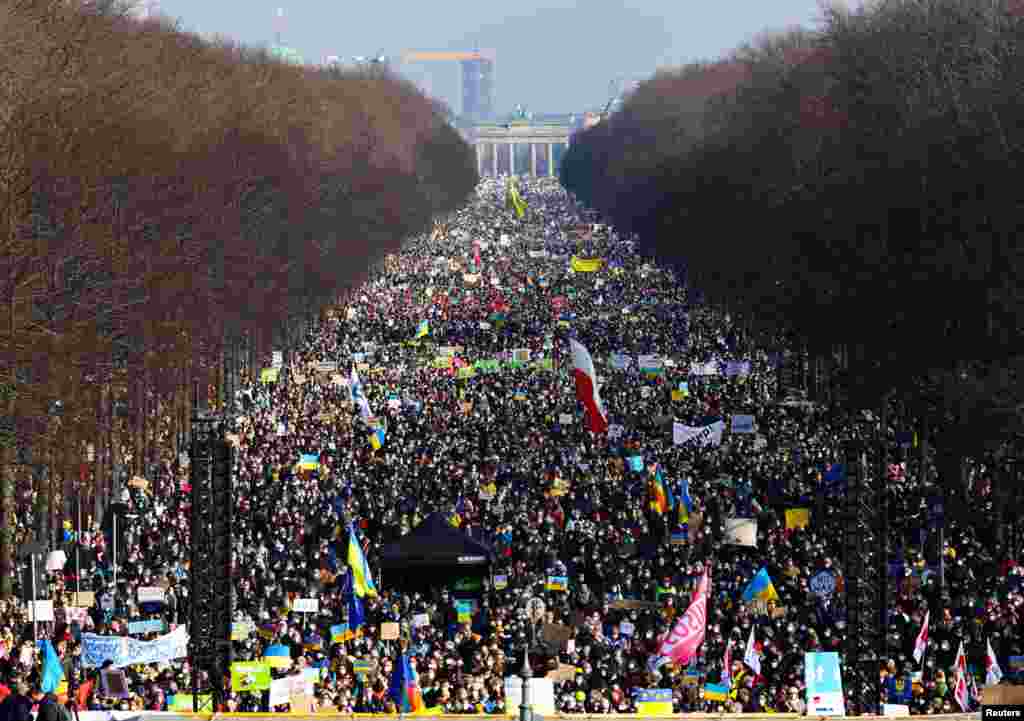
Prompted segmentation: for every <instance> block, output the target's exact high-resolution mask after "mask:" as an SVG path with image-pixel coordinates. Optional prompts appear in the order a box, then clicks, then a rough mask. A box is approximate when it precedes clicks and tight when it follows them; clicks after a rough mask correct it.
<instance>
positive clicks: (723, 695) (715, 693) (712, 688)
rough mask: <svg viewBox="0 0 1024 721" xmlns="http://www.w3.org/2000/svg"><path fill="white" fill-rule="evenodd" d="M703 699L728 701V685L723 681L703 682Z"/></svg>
mask: <svg viewBox="0 0 1024 721" xmlns="http://www.w3.org/2000/svg"><path fill="white" fill-rule="evenodd" d="M704 700H705V701H728V700H729V687H728V686H726V685H725V684H724V683H705V684H704Z"/></svg>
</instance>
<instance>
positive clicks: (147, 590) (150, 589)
mask: <svg viewBox="0 0 1024 721" xmlns="http://www.w3.org/2000/svg"><path fill="white" fill-rule="evenodd" d="M163 602H164V589H162V588H160V587H159V586H139V603H163Z"/></svg>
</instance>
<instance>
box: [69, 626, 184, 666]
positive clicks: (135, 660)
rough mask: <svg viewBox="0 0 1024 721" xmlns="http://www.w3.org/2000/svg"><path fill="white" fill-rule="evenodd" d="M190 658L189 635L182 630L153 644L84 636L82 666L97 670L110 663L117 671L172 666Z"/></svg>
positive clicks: (134, 640) (110, 637)
mask: <svg viewBox="0 0 1024 721" xmlns="http://www.w3.org/2000/svg"><path fill="white" fill-rule="evenodd" d="M187 655H188V633H187V632H186V631H185V627H184V626H180V627H178V628H177V629H175V630H174V631H172V632H171V633H168V634H166V635H164V636H160V637H159V638H157V639H154V640H152V641H139V640H138V639H134V638H129V637H128V636H99V635H97V634H94V633H83V634H82V665H83V666H84V667H86V668H98V667H100V666H102V665H103V664H104V663H106V662H107V661H111V662H112V663H113V666H114V668H123V667H124V666H134V665H136V664H147V663H169V662H170V661H173V660H174V659H176V658H184V657H185V656H187Z"/></svg>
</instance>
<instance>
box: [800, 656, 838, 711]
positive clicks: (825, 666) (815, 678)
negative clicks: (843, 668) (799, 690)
mask: <svg viewBox="0 0 1024 721" xmlns="http://www.w3.org/2000/svg"><path fill="white" fill-rule="evenodd" d="M804 683H805V684H806V685H807V715H808V716H845V715H846V704H845V701H844V700H843V677H842V674H841V673H840V671H839V654H838V653H835V652H831V651H830V652H828V653H807V654H804Z"/></svg>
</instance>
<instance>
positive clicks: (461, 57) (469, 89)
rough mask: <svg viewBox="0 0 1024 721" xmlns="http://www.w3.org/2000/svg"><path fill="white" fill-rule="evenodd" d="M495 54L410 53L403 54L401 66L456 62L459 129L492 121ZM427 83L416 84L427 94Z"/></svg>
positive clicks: (470, 52) (492, 51)
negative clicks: (459, 80) (459, 79)
mask: <svg viewBox="0 0 1024 721" xmlns="http://www.w3.org/2000/svg"><path fill="white" fill-rule="evenodd" d="M495 57H496V53H495V51H494V50H471V51H438V52H421V51H409V52H406V53H403V55H402V64H403V66H404V65H408V64H410V63H422V62H432V61H448V62H458V63H460V65H461V68H462V76H461V77H462V108H461V111H462V112H461V113H460V114H459V125H460V126H471V125H473V124H475V123H479V122H483V121H489V120H493V119H494V63H495ZM429 82H430V81H429V79H428V80H427V81H426V82H424V81H422V80H421V81H420V82H419V83H417V84H418V85H419V86H420V87H421V88H423V89H424V90H425V92H427V94H428V95H429V94H432V93H431V92H430V89H429V88H430V84H429Z"/></svg>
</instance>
